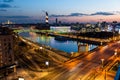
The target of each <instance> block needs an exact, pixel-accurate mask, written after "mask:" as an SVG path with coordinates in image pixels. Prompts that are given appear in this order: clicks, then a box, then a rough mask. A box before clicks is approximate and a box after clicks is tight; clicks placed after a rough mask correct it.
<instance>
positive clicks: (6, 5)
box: [0, 4, 12, 8]
mask: <svg viewBox="0 0 120 80" xmlns="http://www.w3.org/2000/svg"><path fill="white" fill-rule="evenodd" d="M0 8H12V6H11V5H9V4H0Z"/></svg>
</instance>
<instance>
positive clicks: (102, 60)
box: [101, 58, 104, 70]
mask: <svg viewBox="0 0 120 80" xmlns="http://www.w3.org/2000/svg"><path fill="white" fill-rule="evenodd" d="M101 62H102V70H103V67H104V59H103V58H102V59H101Z"/></svg>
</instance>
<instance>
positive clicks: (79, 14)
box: [50, 13, 87, 17]
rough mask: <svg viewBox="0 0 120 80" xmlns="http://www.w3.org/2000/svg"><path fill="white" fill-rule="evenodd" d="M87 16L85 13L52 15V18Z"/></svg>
mask: <svg viewBox="0 0 120 80" xmlns="http://www.w3.org/2000/svg"><path fill="white" fill-rule="evenodd" d="M86 15H87V14H83V13H71V14H69V15H55V14H53V15H50V17H71V16H86Z"/></svg>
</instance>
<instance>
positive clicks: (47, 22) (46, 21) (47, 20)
mask: <svg viewBox="0 0 120 80" xmlns="http://www.w3.org/2000/svg"><path fill="white" fill-rule="evenodd" d="M45 22H46V24H48V22H49V21H48V13H47V12H46V21H45Z"/></svg>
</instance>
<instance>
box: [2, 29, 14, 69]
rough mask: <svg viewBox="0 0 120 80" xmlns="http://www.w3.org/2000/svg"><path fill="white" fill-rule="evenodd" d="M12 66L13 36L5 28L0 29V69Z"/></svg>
mask: <svg viewBox="0 0 120 80" xmlns="http://www.w3.org/2000/svg"><path fill="white" fill-rule="evenodd" d="M12 64H14V54H13V35H12V31H11V30H10V29H8V28H6V27H0V68H4V67H6V66H10V65H12Z"/></svg>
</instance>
